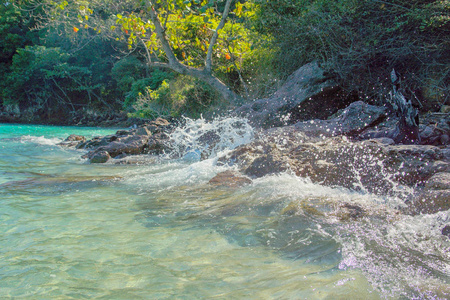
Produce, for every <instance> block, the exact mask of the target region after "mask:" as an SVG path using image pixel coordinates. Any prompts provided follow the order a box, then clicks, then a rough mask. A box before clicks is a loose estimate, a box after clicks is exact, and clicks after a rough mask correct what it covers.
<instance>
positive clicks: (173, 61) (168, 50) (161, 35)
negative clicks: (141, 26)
mask: <svg viewBox="0 0 450 300" xmlns="http://www.w3.org/2000/svg"><path fill="white" fill-rule="evenodd" d="M149 3H150V10H149V14H150V20H152V23H153V25H155V32H156V36H157V37H158V39H159V41H160V42H161V46H162V48H163V51H164V53H165V54H166V56H167V59H168V60H169V64H170V65H177V64H178V65H179V64H180V62H179V61H178V59H177V58H176V57H175V54H174V53H173V50H172V47H170V43H169V41H168V40H167V37H166V33H165V30H164V28H163V27H162V24H161V21H160V20H159V17H158V13H157V12H156V9H155V7H154V5H153V3H152V2H151V1H149Z"/></svg>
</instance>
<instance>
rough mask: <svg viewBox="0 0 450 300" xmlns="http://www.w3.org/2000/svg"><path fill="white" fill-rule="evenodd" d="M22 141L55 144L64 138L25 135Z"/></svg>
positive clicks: (47, 144)
mask: <svg viewBox="0 0 450 300" xmlns="http://www.w3.org/2000/svg"><path fill="white" fill-rule="evenodd" d="M20 140H21V142H22V143H33V144H38V145H46V146H55V145H56V144H58V143H60V142H61V141H62V140H61V139H59V138H46V137H43V136H32V135H24V136H22V137H21V139H20Z"/></svg>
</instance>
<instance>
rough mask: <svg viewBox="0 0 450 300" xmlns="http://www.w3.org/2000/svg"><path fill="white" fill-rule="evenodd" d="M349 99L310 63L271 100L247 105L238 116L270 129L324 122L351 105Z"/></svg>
mask: <svg viewBox="0 0 450 300" xmlns="http://www.w3.org/2000/svg"><path fill="white" fill-rule="evenodd" d="M350 98H351V97H350ZM350 98H349V97H347V95H346V94H344V93H343V92H342V89H341V88H340V87H339V86H338V85H337V84H336V82H335V81H334V80H333V79H331V77H330V76H328V74H326V73H325V72H324V70H323V69H321V68H320V67H319V64H318V63H317V62H311V63H309V64H306V65H304V66H303V67H301V68H300V69H298V70H297V71H296V72H294V73H293V74H292V75H291V76H289V77H288V78H287V80H286V82H285V83H284V85H283V86H282V87H281V88H280V89H279V90H278V91H276V92H275V93H274V94H273V95H272V96H270V97H269V98H265V99H260V100H256V101H254V102H253V103H249V104H246V105H244V106H242V107H240V108H238V109H237V113H238V114H239V115H243V116H244V117H246V118H248V119H249V120H250V121H251V123H252V124H253V125H260V126H263V127H265V128H270V127H276V126H283V125H286V124H294V123H296V122H298V121H299V120H305V119H310V118H320V119H325V118H327V117H328V116H330V115H332V114H333V113H335V112H336V111H338V110H339V109H341V108H345V107H346V106H347V105H348V104H350V102H352V101H351V99H350ZM352 99H353V98H352ZM353 101H354V99H353Z"/></svg>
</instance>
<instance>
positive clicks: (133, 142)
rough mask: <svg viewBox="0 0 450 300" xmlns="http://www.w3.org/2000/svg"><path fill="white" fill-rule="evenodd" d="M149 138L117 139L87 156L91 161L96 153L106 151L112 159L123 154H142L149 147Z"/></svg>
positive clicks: (135, 136) (139, 136) (141, 136)
mask: <svg viewBox="0 0 450 300" xmlns="http://www.w3.org/2000/svg"><path fill="white" fill-rule="evenodd" d="M147 142H148V136H143V135H132V136H125V137H121V138H117V139H115V140H114V141H112V142H110V143H108V144H107V145H105V146H101V147H99V148H97V149H96V150H93V151H91V152H89V153H88V154H87V155H86V156H87V157H88V158H89V159H91V158H92V157H93V156H94V155H95V154H96V153H98V152H101V151H106V152H108V153H109V155H110V156H111V157H113V158H114V157H117V156H119V155H121V154H131V155H133V154H141V153H143V152H144V149H145V148H146V146H147Z"/></svg>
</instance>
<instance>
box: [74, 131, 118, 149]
mask: <svg viewBox="0 0 450 300" xmlns="http://www.w3.org/2000/svg"><path fill="white" fill-rule="evenodd" d="M117 138H118V136H117V135H115V134H112V135H107V136H103V137H100V136H99V137H94V138H93V139H91V140H89V141H86V142H84V143H81V144H79V145H78V146H77V149H96V148H99V147H103V146H106V145H108V144H109V143H111V142H113V141H115V140H117Z"/></svg>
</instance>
